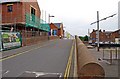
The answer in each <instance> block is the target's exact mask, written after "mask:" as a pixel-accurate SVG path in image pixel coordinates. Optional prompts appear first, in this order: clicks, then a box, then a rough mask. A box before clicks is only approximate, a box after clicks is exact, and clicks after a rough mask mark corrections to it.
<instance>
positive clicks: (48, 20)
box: [48, 14, 55, 23]
mask: <svg viewBox="0 0 120 79" xmlns="http://www.w3.org/2000/svg"><path fill="white" fill-rule="evenodd" d="M51 17H55V16H53V15H50V14H49V16H48V23H50V18H51Z"/></svg>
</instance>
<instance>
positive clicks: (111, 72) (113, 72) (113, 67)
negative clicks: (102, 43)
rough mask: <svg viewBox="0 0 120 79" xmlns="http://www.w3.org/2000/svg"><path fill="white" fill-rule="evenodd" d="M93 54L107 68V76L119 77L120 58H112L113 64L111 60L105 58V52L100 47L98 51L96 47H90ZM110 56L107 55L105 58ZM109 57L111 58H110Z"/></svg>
mask: <svg viewBox="0 0 120 79" xmlns="http://www.w3.org/2000/svg"><path fill="white" fill-rule="evenodd" d="M89 50H90V52H91V53H92V55H93V56H94V57H95V58H96V59H97V61H98V62H99V63H100V64H101V65H102V66H103V68H104V70H105V77H107V78H111V77H118V61H120V60H118V59H117V60H115V59H114V60H112V64H111V63H110V60H103V52H102V50H101V49H100V51H99V52H98V51H97V49H96V48H94V49H89ZM108 57H109V56H107V55H105V58H108ZM108 59H109V58H108Z"/></svg>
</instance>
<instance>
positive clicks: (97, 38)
mask: <svg viewBox="0 0 120 79" xmlns="http://www.w3.org/2000/svg"><path fill="white" fill-rule="evenodd" d="M115 15H116V14H113V15H111V16H108V17H105V18H103V19H101V20H99V11H97V21H95V22H93V23H91V24H90V25H92V24H95V23H97V51H99V41H100V40H99V22H100V21H103V20H106V19H108V18H110V17H113V16H115Z"/></svg>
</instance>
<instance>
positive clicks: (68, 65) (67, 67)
mask: <svg viewBox="0 0 120 79" xmlns="http://www.w3.org/2000/svg"><path fill="white" fill-rule="evenodd" d="M73 48H74V41H73V44H72V47H71V51H70V55H69V58H68V63H67V66H66V69H65V73H64V79H68V77H69V75H70V69H71V64H72V56H73Z"/></svg>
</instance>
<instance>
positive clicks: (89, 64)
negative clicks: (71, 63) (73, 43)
mask: <svg viewBox="0 0 120 79" xmlns="http://www.w3.org/2000/svg"><path fill="white" fill-rule="evenodd" d="M76 40H77V48H78V53H77V55H78V58H77V59H78V60H77V61H78V68H77V69H78V77H79V78H80V79H95V78H98V77H100V78H101V77H102V78H103V77H104V76H105V71H104V69H103V67H102V66H101V65H100V63H99V62H98V61H97V60H96V59H95V58H94V57H93V56H92V55H91V53H90V52H89V51H88V49H87V47H86V46H85V45H84V44H83V42H82V41H81V40H80V39H79V38H78V37H76Z"/></svg>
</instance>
